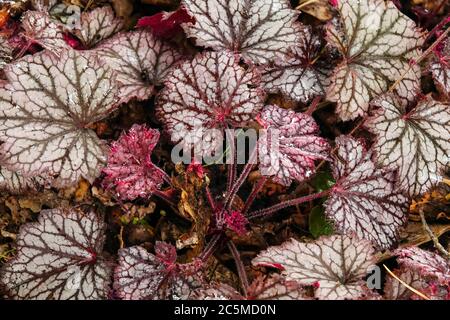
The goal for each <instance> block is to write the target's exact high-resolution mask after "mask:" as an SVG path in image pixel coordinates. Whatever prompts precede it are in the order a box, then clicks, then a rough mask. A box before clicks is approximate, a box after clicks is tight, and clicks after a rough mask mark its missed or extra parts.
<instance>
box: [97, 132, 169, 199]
mask: <svg viewBox="0 0 450 320" xmlns="http://www.w3.org/2000/svg"><path fill="white" fill-rule="evenodd" d="M158 140H159V131H158V130H155V129H149V128H147V127H145V126H144V125H138V124H135V125H133V127H131V129H130V130H129V131H128V132H127V133H126V134H125V133H123V134H122V135H121V136H120V138H119V139H118V140H117V141H115V142H113V144H112V145H111V150H110V154H109V157H108V164H107V166H106V168H104V169H103V172H104V173H105V174H106V177H105V179H104V180H103V184H104V185H105V187H106V188H107V189H114V190H115V192H116V193H117V195H118V197H119V198H120V199H121V200H134V199H136V198H138V197H149V196H150V195H151V194H152V193H153V192H154V191H155V190H157V189H159V188H160V187H161V185H162V183H163V181H164V180H163V176H162V171H161V169H158V168H157V167H156V166H155V165H154V164H153V163H152V161H151V153H152V151H153V149H154V148H155V146H156V144H157V143H158Z"/></svg>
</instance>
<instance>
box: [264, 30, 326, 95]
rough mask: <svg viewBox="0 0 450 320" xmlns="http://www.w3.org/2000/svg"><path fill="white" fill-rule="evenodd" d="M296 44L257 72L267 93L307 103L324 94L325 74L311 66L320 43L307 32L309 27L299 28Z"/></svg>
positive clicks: (317, 67)
mask: <svg viewBox="0 0 450 320" xmlns="http://www.w3.org/2000/svg"><path fill="white" fill-rule="evenodd" d="M301 35H302V37H301V38H300V41H299V44H298V45H297V46H295V47H294V48H293V49H292V51H293V52H291V53H288V54H286V55H284V56H283V57H278V58H276V59H275V60H274V62H273V63H272V64H270V65H267V66H265V67H264V68H263V69H262V71H261V85H262V86H263V87H264V89H265V90H267V91H268V92H271V93H277V92H281V93H282V94H284V95H285V96H287V97H289V98H291V99H293V100H295V101H301V102H303V103H307V102H308V101H309V100H310V99H311V98H313V97H315V96H321V95H324V94H325V89H324V88H325V84H326V81H322V80H325V79H322V78H323V73H326V72H328V71H327V70H325V69H323V67H321V66H318V65H317V64H315V63H314V59H315V58H316V57H317V55H318V54H319V50H320V47H321V43H320V40H319V38H318V37H317V36H315V35H313V34H312V33H311V28H309V27H303V28H301Z"/></svg>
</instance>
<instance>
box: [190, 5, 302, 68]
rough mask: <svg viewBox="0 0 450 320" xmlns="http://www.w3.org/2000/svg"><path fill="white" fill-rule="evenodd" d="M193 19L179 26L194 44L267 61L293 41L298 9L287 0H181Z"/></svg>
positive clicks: (299, 31) (297, 37)
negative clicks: (292, 6) (193, 39)
mask: <svg viewBox="0 0 450 320" xmlns="http://www.w3.org/2000/svg"><path fill="white" fill-rule="evenodd" d="M183 3H184V5H185V6H186V9H187V10H188V12H189V13H190V14H191V15H192V16H193V17H194V19H195V23H192V22H189V23H186V24H183V25H182V27H183V28H184V30H185V31H186V34H187V35H188V36H189V37H192V38H195V41H196V43H197V45H199V46H204V47H208V48H212V49H214V50H217V51H221V50H224V49H225V50H230V51H233V52H240V53H242V55H243V57H244V58H245V59H246V60H249V61H253V62H255V63H267V62H268V61H271V60H272V59H274V58H275V57H276V56H279V55H282V54H286V53H287V52H289V49H290V48H291V47H293V46H294V45H296V43H297V41H298V39H299V37H300V35H301V30H300V24H299V23H298V22H296V20H297V16H298V11H295V10H293V9H292V8H291V5H290V3H289V1H288V0H230V1H221V0H184V1H183Z"/></svg>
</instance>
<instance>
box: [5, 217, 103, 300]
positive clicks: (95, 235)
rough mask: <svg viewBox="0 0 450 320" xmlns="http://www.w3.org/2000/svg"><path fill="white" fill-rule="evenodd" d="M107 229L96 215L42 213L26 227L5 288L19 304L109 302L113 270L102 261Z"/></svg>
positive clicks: (8, 271) (21, 234) (9, 268)
mask: <svg viewBox="0 0 450 320" xmlns="http://www.w3.org/2000/svg"><path fill="white" fill-rule="evenodd" d="M105 228H106V226H105V224H104V223H103V221H101V220H100V219H99V218H98V217H97V215H96V213H95V212H93V211H89V212H88V213H82V212H80V211H78V210H76V209H69V210H64V209H52V210H44V211H41V213H40V216H39V220H38V222H35V223H28V224H25V225H24V226H23V227H22V228H21V229H20V232H19V235H18V238H17V253H16V255H15V257H14V258H13V259H12V260H11V261H9V262H8V263H7V264H5V265H4V266H3V269H2V272H1V277H0V282H1V284H2V286H3V287H4V288H5V289H6V292H7V294H8V295H9V296H11V297H12V298H14V299H40V300H45V299H56V300H66V299H76V300H84V299H90V300H95V299H106V298H107V296H108V294H109V284H110V281H111V280H110V276H111V268H110V264H109V263H108V262H107V261H106V260H105V259H104V258H103V257H102V251H103V243H104V239H105V235H104V231H105Z"/></svg>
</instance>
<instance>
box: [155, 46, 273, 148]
mask: <svg viewBox="0 0 450 320" xmlns="http://www.w3.org/2000/svg"><path fill="white" fill-rule="evenodd" d="M238 63H239V58H238V57H237V56H236V55H234V54H232V53H229V52H225V51H224V52H206V53H204V54H200V55H197V56H196V57H195V58H194V59H193V60H192V61H190V62H185V63H183V64H181V65H180V66H179V67H178V68H176V69H174V70H173V71H172V73H171V75H170V76H169V77H168V78H167V80H166V82H165V88H163V90H161V91H160V93H159V95H158V97H157V106H156V114H157V117H158V118H159V119H160V120H161V121H162V122H163V124H164V126H165V128H166V130H167V131H168V133H169V134H170V135H171V137H172V141H173V142H175V143H177V142H179V141H181V140H183V141H184V143H186V144H187V145H189V146H192V145H196V144H197V145H198V144H199V142H200V141H201V140H202V139H204V141H202V144H201V145H200V147H201V148H202V149H203V150H211V149H214V148H215V143H217V139H215V138H216V136H213V137H212V138H211V137H210V138H211V139H210V140H209V141H208V140H207V138H205V137H204V134H208V133H209V134H211V132H210V131H208V132H207V130H208V129H223V128H224V127H226V126H231V127H244V126H246V125H247V124H248V123H249V122H250V121H251V120H252V119H254V117H255V116H256V114H257V113H258V112H259V111H260V110H261V108H262V106H263V98H264V94H263V90H262V89H261V88H260V87H259V80H260V79H259V74H258V73H257V72H256V70H255V69H252V68H249V69H244V68H242V67H241V66H239V64H238ZM214 133H215V132H214ZM214 150H215V149H214Z"/></svg>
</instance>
